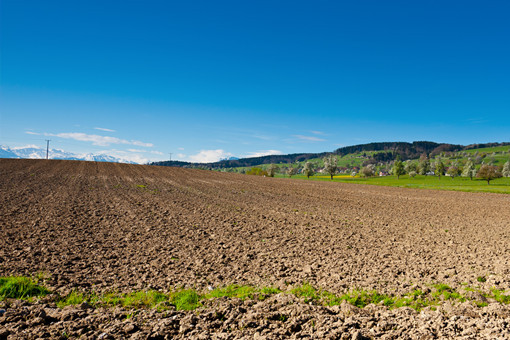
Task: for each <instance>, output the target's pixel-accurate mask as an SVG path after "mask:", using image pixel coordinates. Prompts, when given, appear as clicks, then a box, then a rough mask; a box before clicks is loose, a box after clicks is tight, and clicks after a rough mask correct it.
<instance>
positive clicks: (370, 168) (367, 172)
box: [360, 164, 375, 177]
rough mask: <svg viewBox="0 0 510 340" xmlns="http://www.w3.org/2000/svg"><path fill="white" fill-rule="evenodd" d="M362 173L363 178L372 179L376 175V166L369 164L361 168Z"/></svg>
mask: <svg viewBox="0 0 510 340" xmlns="http://www.w3.org/2000/svg"><path fill="white" fill-rule="evenodd" d="M360 173H361V175H362V176H363V177H372V176H373V175H374V174H375V165H373V164H368V165H367V166H364V167H363V168H361V170H360Z"/></svg>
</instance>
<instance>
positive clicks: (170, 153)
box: [168, 152, 172, 162]
mask: <svg viewBox="0 0 510 340" xmlns="http://www.w3.org/2000/svg"><path fill="white" fill-rule="evenodd" d="M168 154H169V155H170V162H171V161H172V153H171V152H169V153H168Z"/></svg>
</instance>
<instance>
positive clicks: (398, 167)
mask: <svg viewBox="0 0 510 340" xmlns="http://www.w3.org/2000/svg"><path fill="white" fill-rule="evenodd" d="M392 172H393V174H394V175H395V176H397V179H400V176H401V175H403V174H405V171H404V164H402V162H401V161H395V164H393V169H392Z"/></svg>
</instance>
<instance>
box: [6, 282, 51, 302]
mask: <svg viewBox="0 0 510 340" xmlns="http://www.w3.org/2000/svg"><path fill="white" fill-rule="evenodd" d="M49 293H50V291H49V290H48V289H47V288H46V287H44V286H42V285H39V283H38V281H36V280H33V279H31V278H29V277H25V276H8V277H0V300H3V299H5V298H12V299H28V298H31V297H35V296H44V295H47V294H49Z"/></svg>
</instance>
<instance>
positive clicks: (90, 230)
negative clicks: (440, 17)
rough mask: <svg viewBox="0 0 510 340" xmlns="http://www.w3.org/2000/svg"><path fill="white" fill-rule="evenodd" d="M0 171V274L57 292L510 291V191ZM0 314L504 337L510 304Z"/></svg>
mask: <svg viewBox="0 0 510 340" xmlns="http://www.w3.org/2000/svg"><path fill="white" fill-rule="evenodd" d="M0 176H1V177H0V199H1V205H0V231H1V234H2V236H1V238H0V276H7V275H27V276H30V275H33V274H35V273H37V272H47V273H49V274H50V275H51V280H50V281H49V286H50V287H51V289H53V290H54V291H56V292H58V293H59V294H67V293H68V292H70V291H71V290H73V289H81V290H88V291H90V290H95V291H97V292H103V291H108V290H112V289H115V290H118V291H121V292H130V291H134V290H140V289H160V290H163V291H165V290H168V289H169V288H172V287H193V288H196V289H198V290H206V289H207V287H208V286H213V287H218V286H224V285H227V284H231V283H236V284H250V285H255V286H267V285H275V286H277V287H279V288H281V289H283V290H287V289H289V287H291V286H292V285H295V284H300V283H303V282H305V281H306V282H309V283H311V284H312V285H313V286H315V287H317V288H323V289H327V290H329V291H331V292H333V293H343V292H347V291H350V290H352V289H354V288H362V289H366V290H371V289H375V290H377V291H379V292H381V293H387V294H396V295H399V294H405V293H408V292H409V291H411V290H412V289H415V288H423V289H426V287H427V285H428V284H430V283H434V282H441V283H446V284H449V285H450V286H452V287H460V285H461V283H468V284H469V285H472V286H476V287H480V288H481V289H483V290H486V291H489V289H490V288H493V287H495V288H498V289H509V288H510V209H509V208H510V195H499V194H475V193H461V192H446V191H429V190H413V189H400V188H389V187H376V186H363V185H353V184H343V183H330V182H318V181H305V180H288V179H276V178H264V177H257V176H247V175H237V174H228V173H218V172H211V171H201V170H190V169H182V168H169V167H155V166H137V165H125V164H111V163H94V162H75V161H43V160H6V159H0ZM479 276H484V277H487V281H486V282H485V283H480V282H478V281H477V277H479ZM0 307H1V306H0ZM5 310H6V312H5V313H4V314H3V315H2V314H1V313H0V339H2V337H3V338H7V337H10V338H18V337H22V338H23V337H26V338H37V337H52V338H54V337H57V336H61V335H62V332H63V331H66V334H67V335H70V336H71V337H79V336H84V337H89V338H97V337H101V338H104V339H107V338H125V337H132V338H136V339H138V338H140V339H141V338H147V337H151V336H152V337H153V338H158V337H159V338H164V337H165V336H166V337H168V338H175V337H182V338H204V339H207V338H218V339H219V338H242V337H249V338H253V337H255V338H264V337H266V338H268V339H272V338H287V337H303V336H311V337H312V338H313V337H315V338H327V337H330V338H358V339H363V338H364V337H374V338H379V337H382V336H386V337H387V338H406V337H407V338H423V339H427V338H434V337H462V336H464V337H466V338H473V337H485V338H494V337H503V338H504V337H510V308H509V307H508V305H501V304H498V303H491V304H489V306H487V307H483V308H479V307H473V306H472V305H471V304H469V303H468V302H466V303H464V304H462V305H456V306H452V305H449V304H448V303H445V304H444V305H443V306H441V307H440V308H439V310H438V311H432V310H426V311H424V312H421V313H417V312H415V311H414V310H411V309H409V308H399V309H396V310H388V309H387V308H385V307H383V306H373V305H371V306H369V307H367V308H364V309H357V308H355V307H353V306H350V305H347V304H343V305H342V306H340V307H339V306H336V307H331V308H326V307H321V306H315V305H310V304H306V303H304V301H302V300H299V299H297V298H295V297H294V296H291V295H287V294H280V295H276V296H273V297H272V298H271V299H268V300H266V301H264V302H257V301H240V300H236V299H220V300H212V301H208V302H207V304H206V306H205V307H204V308H203V309H202V310H201V311H200V313H198V315H197V312H196V311H195V312H178V311H174V312H171V313H166V314H162V313H158V312H156V311H155V310H141V311H138V314H137V315H136V317H134V318H131V319H129V320H125V319H126V318H125V316H126V314H127V311H123V310H121V309H105V310H103V309H89V308H86V306H85V307H83V306H82V308H79V307H67V308H66V309H64V310H60V309H56V308H52V306H51V304H45V303H43V302H40V303H39V304H30V303H27V302H22V301H18V302H16V303H14V304H11V305H10V306H9V308H5ZM218 310H221V313H222V315H223V316H224V317H222V318H221V320H220V319H218V318H215V315H217V312H218ZM282 314H285V315H287V316H288V319H286V320H284V321H282V320H280V319H278V317H274V315H282ZM69 315H71V316H69ZM34 320H36V321H37V322H34ZM128 325H129V326H128Z"/></svg>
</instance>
